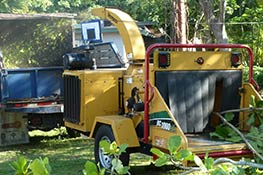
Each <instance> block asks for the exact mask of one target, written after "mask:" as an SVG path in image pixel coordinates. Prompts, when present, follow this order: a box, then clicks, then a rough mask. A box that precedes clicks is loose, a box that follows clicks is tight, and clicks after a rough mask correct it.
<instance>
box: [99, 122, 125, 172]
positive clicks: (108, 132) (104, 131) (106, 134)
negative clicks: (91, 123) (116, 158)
mask: <svg viewBox="0 0 263 175" xmlns="http://www.w3.org/2000/svg"><path fill="white" fill-rule="evenodd" d="M101 140H107V141H109V142H110V143H112V142H113V141H115V137H114V134H113V131H112V129H111V127H110V126H108V125H101V126H100V127H99V128H98V130H97V132H96V135H95V146H94V153H95V161H96V163H100V166H101V167H103V168H105V169H110V168H111V161H112V159H113V156H109V155H107V154H105V153H103V150H102V149H101V148H100V146H99V143H100V141H101ZM120 160H121V162H122V164H123V165H124V166H128V165H129V161H130V154H129V153H127V152H125V153H123V154H122V155H121V156H120Z"/></svg>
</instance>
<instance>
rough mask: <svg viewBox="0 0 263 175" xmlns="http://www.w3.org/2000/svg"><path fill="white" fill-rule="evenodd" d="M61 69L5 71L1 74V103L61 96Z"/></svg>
mask: <svg viewBox="0 0 263 175" xmlns="http://www.w3.org/2000/svg"><path fill="white" fill-rule="evenodd" d="M62 72H63V68H62V67H50V68H27V69H7V70H6V71H5V72H1V81H2V88H1V102H2V103H6V102H10V101H28V100H30V101H32V100H36V101H38V100H40V99H41V100H43V99H44V98H49V97H54V96H61V95H62V94H63V81H62Z"/></svg>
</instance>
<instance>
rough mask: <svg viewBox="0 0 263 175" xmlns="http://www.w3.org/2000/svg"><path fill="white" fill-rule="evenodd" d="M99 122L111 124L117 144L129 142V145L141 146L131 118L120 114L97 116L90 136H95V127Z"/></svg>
mask: <svg viewBox="0 0 263 175" xmlns="http://www.w3.org/2000/svg"><path fill="white" fill-rule="evenodd" d="M98 124H106V125H110V126H111V128H112V131H113V134H114V137H115V140H116V142H117V144H118V145H119V146H120V145H121V144H124V143H126V144H128V147H139V146H140V144H139V141H138V137H137V135H136V131H135V128H134V125H133V121H132V120H131V119H130V118H126V117H124V116H120V115H111V116H98V117H96V118H95V121H94V124H93V127H92V131H91V133H90V137H94V136H95V134H96V133H94V129H95V128H96V125H98Z"/></svg>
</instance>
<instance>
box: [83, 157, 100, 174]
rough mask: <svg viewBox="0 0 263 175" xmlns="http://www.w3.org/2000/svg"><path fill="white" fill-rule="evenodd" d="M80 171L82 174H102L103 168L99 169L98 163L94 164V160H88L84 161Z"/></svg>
mask: <svg viewBox="0 0 263 175" xmlns="http://www.w3.org/2000/svg"><path fill="white" fill-rule="evenodd" d="M82 172H83V174H84V175H104V174H105V169H101V168H100V166H99V164H98V165H96V164H95V163H94V162H92V161H89V160H88V161H87V162H86V163H85V166H84V169H83V171H82Z"/></svg>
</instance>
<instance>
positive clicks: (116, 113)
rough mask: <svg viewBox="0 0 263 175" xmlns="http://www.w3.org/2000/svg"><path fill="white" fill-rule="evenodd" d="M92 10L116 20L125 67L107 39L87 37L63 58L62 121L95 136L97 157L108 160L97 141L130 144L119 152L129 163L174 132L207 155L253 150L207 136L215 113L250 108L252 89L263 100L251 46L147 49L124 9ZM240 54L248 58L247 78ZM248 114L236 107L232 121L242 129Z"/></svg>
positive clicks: (103, 162)
mask: <svg viewBox="0 0 263 175" xmlns="http://www.w3.org/2000/svg"><path fill="white" fill-rule="evenodd" d="M92 13H93V14H94V15H96V16H99V17H101V18H103V19H107V20H109V21H111V22H112V24H114V25H115V26H116V28H117V29H118V30H119V33H120V35H121V36H122V39H123V43H124V45H125V50H126V53H127V57H128V59H129V66H128V67H125V65H124V63H123V62H122V61H121V58H120V57H119V56H118V54H116V53H115V52H114V49H112V46H111V44H110V43H90V44H89V45H88V46H87V47H85V48H82V50H81V49H80V50H75V51H74V53H71V54H68V55H67V57H66V60H67V61H66V64H67V66H66V67H67V70H65V71H64V73H63V78H64V118H65V119H64V120H65V126H66V127H69V128H71V129H74V130H77V131H80V132H82V133H86V134H89V136H90V137H91V138H94V140H95V148H94V152H95V159H96V161H97V162H100V164H101V165H102V166H103V167H105V168H109V167H110V166H111V160H112V158H111V157H110V156H108V155H107V154H105V153H104V152H103V151H102V149H101V148H100V147H99V142H100V141H101V140H107V141H109V142H112V141H116V143H117V144H118V145H121V144H124V143H126V144H128V150H127V153H126V154H125V155H122V156H121V159H122V161H123V163H124V164H126V165H127V164H128V162H129V154H130V153H134V152H142V153H145V154H149V155H151V153H150V151H149V150H150V148H152V147H156V148H161V149H162V150H164V151H165V150H167V141H168V138H169V137H171V136H174V135H176V136H181V138H182V144H181V148H184V149H188V150H191V151H192V152H193V153H195V154H196V155H198V156H200V157H204V155H205V154H206V153H207V152H208V153H209V155H210V156H211V157H222V156H224V157H243V156H248V155H250V154H251V152H250V151H249V150H248V149H247V147H246V145H245V144H244V143H231V142H226V141H224V142H222V141H216V140H212V139H211V138H210V137H209V133H210V132H212V131H214V129H215V127H216V126H217V125H218V124H219V123H220V120H219V118H218V117H217V116H215V115H214V114H213V112H220V111H226V110H230V109H240V108H243V107H249V101H250V97H251V95H254V96H255V97H256V98H257V99H261V97H260V95H259V93H258V91H257V88H258V86H257V84H256V82H255V81H254V80H253V54H252V51H251V49H250V48H249V47H248V46H245V45H228V44H224V45H222V44H197V45H196V44H190V45H189V44H154V45H151V46H150V47H149V48H148V49H147V51H146V52H145V47H144V42H143V39H142V36H141V34H140V31H139V29H138V27H137V25H136V23H135V22H134V21H133V19H132V18H131V17H130V16H129V15H128V14H126V13H124V12H122V11H120V10H117V9H111V8H96V9H93V10H92ZM244 52H246V54H241V53H244ZM244 56H247V57H249V67H250V71H249V82H247V83H245V82H244V81H243V76H244V72H243V66H242V57H243V60H244ZM70 59H71V60H73V61H71V62H70V61H69V60H70ZM87 62H90V64H85V63H87ZM73 63H74V64H75V63H76V64H75V65H78V66H74V64H73ZM85 65H86V66H85ZM94 65H95V66H94ZM247 118H248V114H246V113H235V117H234V121H233V122H232V123H233V124H234V125H235V124H237V123H239V124H240V125H239V126H240V129H241V130H246V129H247V126H246V124H245V122H244V121H245V120H246V119H247Z"/></svg>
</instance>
